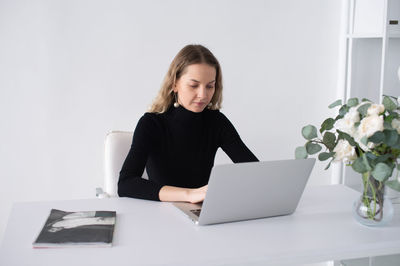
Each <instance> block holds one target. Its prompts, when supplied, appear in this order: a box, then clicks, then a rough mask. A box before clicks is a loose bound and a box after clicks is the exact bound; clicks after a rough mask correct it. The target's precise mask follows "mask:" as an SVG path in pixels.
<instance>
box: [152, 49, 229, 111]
mask: <svg viewBox="0 0 400 266" xmlns="http://www.w3.org/2000/svg"><path fill="white" fill-rule="evenodd" d="M201 63H204V64H207V65H210V66H212V67H215V70H216V77H215V92H214V95H213V97H212V99H211V104H212V105H211V106H210V107H208V108H209V109H212V110H219V109H221V104H222V73H221V67H220V65H219V62H218V60H217V58H216V57H215V56H214V55H213V54H212V53H211V51H210V50H208V49H207V48H206V47H204V46H202V45H199V44H190V45H186V46H185V47H183V48H182V50H180V51H179V53H178V54H177V55H176V56H175V58H174V60H172V62H171V65H170V66H169V69H168V72H167V74H166V75H165V78H164V81H163V82H162V84H161V88H160V91H159V92H158V95H157V97H156V98H155V99H154V101H153V103H152V105H151V106H150V108H149V112H151V113H164V112H165V111H167V110H168V108H169V107H170V106H171V105H172V104H173V102H174V100H175V99H174V91H173V86H174V84H175V83H176V81H177V80H178V79H179V78H180V77H181V76H182V75H183V74H184V73H185V70H186V67H187V66H189V65H193V64H201Z"/></svg>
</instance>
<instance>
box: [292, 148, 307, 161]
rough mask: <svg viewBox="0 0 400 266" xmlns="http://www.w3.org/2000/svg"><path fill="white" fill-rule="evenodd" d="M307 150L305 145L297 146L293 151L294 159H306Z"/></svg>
mask: <svg viewBox="0 0 400 266" xmlns="http://www.w3.org/2000/svg"><path fill="white" fill-rule="evenodd" d="M307 157H308V155H307V150H306V148H305V147H303V146H301V147H297V148H296V151H295V158H296V159H307Z"/></svg>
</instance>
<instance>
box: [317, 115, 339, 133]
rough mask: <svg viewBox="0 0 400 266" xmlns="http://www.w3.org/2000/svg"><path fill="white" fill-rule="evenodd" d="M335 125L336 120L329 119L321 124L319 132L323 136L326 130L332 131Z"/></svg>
mask: <svg viewBox="0 0 400 266" xmlns="http://www.w3.org/2000/svg"><path fill="white" fill-rule="evenodd" d="M334 124H335V119H333V118H328V119H326V120H325V121H324V122H322V124H321V129H320V130H319V132H320V133H321V134H322V133H323V132H324V131H325V130H331V129H332V128H333V125H334Z"/></svg>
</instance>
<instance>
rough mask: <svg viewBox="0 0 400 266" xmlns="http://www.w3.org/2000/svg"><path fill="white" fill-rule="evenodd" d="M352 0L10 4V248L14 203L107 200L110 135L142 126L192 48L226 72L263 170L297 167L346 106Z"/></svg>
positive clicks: (323, 176) (2, 26)
mask: <svg viewBox="0 0 400 266" xmlns="http://www.w3.org/2000/svg"><path fill="white" fill-rule="evenodd" d="M340 2H341V1H337V0H329V1H326V0H325V1H321V0H303V1H298V0H284V1H276V0H257V1H245V0H241V1H229V0H226V1H213V0H206V1H204V0H203V1H194V0H189V1H178V0H167V1H165V0H157V1H129V0H120V1H111V0H110V1H106V0H93V1H90V0H84V1H83V0H75V1H74V0H72V1H67V0H65V1H61V0H55V1H46V0H36V1H31V0H25V1H24V0H0V122H1V123H0V128H1V129H0V139H1V144H0V178H1V184H2V185H1V193H0V204H1V205H0V213H1V216H0V237H1V236H2V233H3V232H4V229H5V225H6V220H7V217H8V214H9V212H10V210H11V206H12V203H13V202H16V201H34V200H53V199H76V198H89V197H94V192H95V191H94V188H95V187H98V186H101V185H102V177H103V140H104V136H105V135H106V133H107V132H109V131H111V130H115V129H118V130H133V129H134V128H135V125H136V122H137V120H138V119H139V118H140V116H141V115H142V114H143V113H144V112H145V111H146V109H147V107H148V105H149V104H150V103H151V101H152V99H153V97H154V96H155V95H156V93H157V91H158V88H159V86H160V84H161V81H162V78H163V76H164V75H165V72H166V70H167V68H168V65H169V63H170V61H171V60H172V58H173V57H174V56H175V54H176V53H177V52H178V51H179V49H181V48H182V47H183V46H184V45H186V44H188V43H201V44H204V45H206V46H207V47H209V48H210V49H211V50H212V51H213V52H214V54H215V55H216V56H217V58H218V59H219V60H220V63H221V65H222V69H223V75H224V86H225V92H224V108H223V109H222V111H223V112H224V113H225V114H226V115H227V116H228V117H229V118H230V119H231V121H232V122H233V123H234V125H235V126H236V128H237V130H238V131H239V133H240V135H241V136H242V138H243V139H244V141H245V142H246V143H247V144H248V146H249V147H250V149H251V150H253V152H254V153H255V154H256V155H257V156H258V158H259V159H261V160H273V159H287V158H293V157H294V150H295V148H296V147H297V146H299V145H303V144H304V140H303V139H302V137H301V133H300V130H301V128H302V126H304V125H306V124H308V123H313V124H315V125H316V124H318V125H319V124H320V123H321V122H322V121H323V119H324V118H326V117H328V116H329V115H333V114H332V113H329V110H328V108H327V106H328V105H329V104H330V103H331V102H333V101H334V100H335V99H336V98H337V97H339V95H341V92H340V91H338V89H337V86H338V84H337V77H338V62H339V58H338V52H339V31H340V29H339V26H340V17H341V15H340V12H341V10H340V4H341V3H340ZM225 162H228V159H227V157H226V156H224V155H223V154H218V156H217V161H216V163H225ZM325 165H326V163H317V164H316V167H315V169H314V172H313V174H312V177H311V181H310V183H311V184H326V183H329V182H330V174H331V171H323V168H324V167H325Z"/></svg>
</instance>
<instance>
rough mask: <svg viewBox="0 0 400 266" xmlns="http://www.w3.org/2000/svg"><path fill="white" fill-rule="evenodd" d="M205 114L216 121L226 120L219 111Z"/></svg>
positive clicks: (208, 111)
mask: <svg viewBox="0 0 400 266" xmlns="http://www.w3.org/2000/svg"><path fill="white" fill-rule="evenodd" d="M207 114H208V116H209V117H210V118H212V119H215V120H216V121H221V120H224V121H225V120H228V118H227V117H226V115H225V114H224V113H222V112H221V111H220V110H207Z"/></svg>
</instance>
